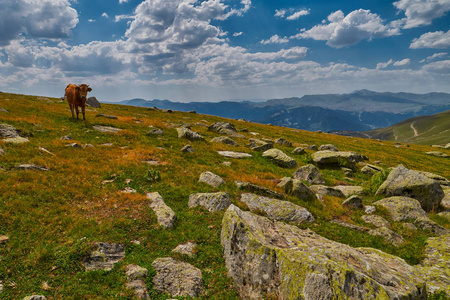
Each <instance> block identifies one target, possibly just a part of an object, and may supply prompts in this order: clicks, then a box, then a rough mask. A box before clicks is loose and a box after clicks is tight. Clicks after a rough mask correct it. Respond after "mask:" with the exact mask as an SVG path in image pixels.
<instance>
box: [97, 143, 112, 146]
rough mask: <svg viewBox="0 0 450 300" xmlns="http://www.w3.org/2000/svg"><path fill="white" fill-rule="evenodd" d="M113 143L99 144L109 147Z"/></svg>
mask: <svg viewBox="0 0 450 300" xmlns="http://www.w3.org/2000/svg"><path fill="white" fill-rule="evenodd" d="M112 145H113V143H104V144H100V145H99V146H102V147H111V146H112Z"/></svg>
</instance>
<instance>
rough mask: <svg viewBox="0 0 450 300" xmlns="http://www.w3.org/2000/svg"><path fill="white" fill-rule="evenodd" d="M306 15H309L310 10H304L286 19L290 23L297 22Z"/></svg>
mask: <svg viewBox="0 0 450 300" xmlns="http://www.w3.org/2000/svg"><path fill="white" fill-rule="evenodd" d="M306 15H309V9H302V10H300V11H297V12H295V13H293V14H292V15H290V16H288V17H287V18H286V20H289V21H292V20H297V19H299V18H300V17H301V16H306Z"/></svg>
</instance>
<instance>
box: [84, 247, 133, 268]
mask: <svg viewBox="0 0 450 300" xmlns="http://www.w3.org/2000/svg"><path fill="white" fill-rule="evenodd" d="M124 257H125V246H124V245H122V244H115V243H101V242H97V243H95V244H94V247H93V250H92V252H91V253H90V254H89V256H88V257H86V258H85V259H84V260H83V262H82V264H83V266H84V267H85V269H86V271H96V270H104V271H110V270H112V268H113V267H114V265H115V264H116V263H118V262H119V261H121V260H122V259H123V258H124Z"/></svg>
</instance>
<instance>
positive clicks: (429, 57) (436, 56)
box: [420, 52, 448, 63]
mask: <svg viewBox="0 0 450 300" xmlns="http://www.w3.org/2000/svg"><path fill="white" fill-rule="evenodd" d="M447 55H448V53H447V52H440V53H435V54H433V55H431V56H428V57H427V58H425V59H422V60H421V61H420V62H421V63H424V62H427V61H431V60H434V59H436V58H443V57H444V56H447Z"/></svg>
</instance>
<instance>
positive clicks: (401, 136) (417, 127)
mask: <svg viewBox="0 0 450 300" xmlns="http://www.w3.org/2000/svg"><path fill="white" fill-rule="evenodd" d="M365 133H366V134H368V135H369V136H370V137H371V138H373V139H383V140H390V141H397V142H404V143H414V144H421V145H433V144H435V145H438V144H444V145H445V144H447V143H450V110H448V111H445V112H442V113H438V114H434V115H431V116H420V117H415V118H411V119H407V120H405V121H402V122H400V123H398V124H395V125H393V126H390V127H386V128H379V129H375V130H370V131H366V132H365Z"/></svg>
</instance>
